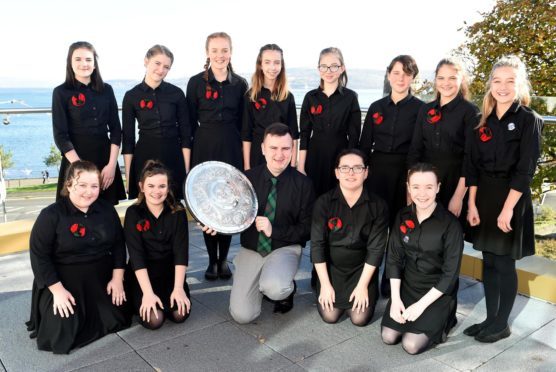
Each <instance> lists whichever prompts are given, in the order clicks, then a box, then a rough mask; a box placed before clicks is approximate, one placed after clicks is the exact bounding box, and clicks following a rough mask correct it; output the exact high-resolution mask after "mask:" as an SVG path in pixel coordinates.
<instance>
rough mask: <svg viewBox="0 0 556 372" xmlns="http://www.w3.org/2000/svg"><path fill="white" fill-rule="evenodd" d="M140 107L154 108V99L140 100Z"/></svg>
mask: <svg viewBox="0 0 556 372" xmlns="http://www.w3.org/2000/svg"><path fill="white" fill-rule="evenodd" d="M139 107H141V109H143V110H144V109H147V110H152V108H153V107H154V102H153V100H152V99H148V98H145V99H142V100H141V101H140V102H139Z"/></svg>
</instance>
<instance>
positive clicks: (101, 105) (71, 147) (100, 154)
mask: <svg viewBox="0 0 556 372" xmlns="http://www.w3.org/2000/svg"><path fill="white" fill-rule="evenodd" d="M52 127H53V131H54V142H55V143H56V146H57V147H58V149H59V150H60V151H61V152H62V155H63V157H62V164H61V166H60V173H59V174H58V188H57V190H56V200H60V199H61V195H60V192H61V191H62V190H63V189H64V188H65V184H64V180H65V177H66V171H67V169H68V167H69V165H70V164H71V163H73V162H74V161H77V160H80V159H82V160H89V161H91V162H93V163H94V164H95V165H96V166H97V167H98V169H100V179H101V184H100V198H102V199H106V200H108V201H109V202H110V203H112V204H118V201H119V200H122V199H125V198H126V195H125V189H124V184H123V180H122V175H121V173H120V167H119V166H118V153H119V151H120V143H121V141H122V127H121V124H120V118H119V116H118V104H117V103H116V98H115V97H114V91H113V90H112V87H111V86H110V85H108V84H105V83H104V82H103V81H102V77H101V76H100V70H99V66H98V56H97V52H96V50H95V48H94V47H93V46H92V45H91V44H90V43H88V42H86V41H78V42H75V43H73V44H71V45H70V47H69V50H68V57H67V62H66V81H65V83H64V84H62V85H60V86H58V87H56V89H54V92H53V93H52Z"/></svg>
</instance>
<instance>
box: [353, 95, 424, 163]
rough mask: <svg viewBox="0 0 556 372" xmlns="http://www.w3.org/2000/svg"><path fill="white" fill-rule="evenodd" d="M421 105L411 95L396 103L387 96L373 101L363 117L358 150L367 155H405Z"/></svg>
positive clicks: (418, 100) (420, 102)
mask: <svg viewBox="0 0 556 372" xmlns="http://www.w3.org/2000/svg"><path fill="white" fill-rule="evenodd" d="M423 104H424V103H423V101H421V100H420V99H418V98H416V97H415V96H412V95H411V94H408V95H407V96H406V97H404V98H403V99H402V100H400V101H399V102H398V103H394V101H393V100H392V97H391V95H388V96H386V97H383V98H381V99H379V100H378V101H375V102H373V103H372V104H371V106H370V107H369V110H368V111H367V116H365V122H364V123H363V132H362V133H361V139H360V141H359V148H360V149H361V150H362V151H363V152H364V153H365V154H367V155H370V154H371V152H372V151H380V152H386V153H396V154H407V152H408V151H409V146H410V144H411V139H412V138H413V132H414V130H415V122H416V120H417V114H418V113H419V110H420V108H421V106H423Z"/></svg>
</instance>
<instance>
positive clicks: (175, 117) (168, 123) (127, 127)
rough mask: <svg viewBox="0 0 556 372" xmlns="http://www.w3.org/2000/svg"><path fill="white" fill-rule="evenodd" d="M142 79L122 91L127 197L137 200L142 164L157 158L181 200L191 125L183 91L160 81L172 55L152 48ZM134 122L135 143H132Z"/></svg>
mask: <svg viewBox="0 0 556 372" xmlns="http://www.w3.org/2000/svg"><path fill="white" fill-rule="evenodd" d="M144 62H145V68H146V72H145V78H144V79H143V82H142V83H141V84H138V85H136V86H135V87H134V88H133V89H131V90H130V91H128V92H126V94H125V96H124V101H123V109H122V110H123V112H122V120H123V132H124V135H123V145H122V153H123V154H124V162H125V171H126V180H127V186H128V191H129V198H130V199H134V198H136V197H137V195H138V193H139V190H138V188H137V185H138V181H139V176H140V175H141V171H142V169H143V168H144V165H145V162H146V161H147V160H150V159H157V160H159V161H161V162H162V163H164V164H165V165H166V166H167V167H168V168H169V169H170V171H171V173H172V179H173V180H174V184H172V185H170V187H171V188H172V192H173V193H174V195H175V196H176V198H177V199H183V191H182V190H183V181H184V180H185V174H186V173H187V172H188V171H189V161H190V154H191V150H190V149H191V126H190V125H189V115H188V114H187V104H186V102H185V95H184V94H183V91H182V90H181V89H180V88H178V87H176V86H175V85H172V84H170V83H167V82H165V81H164V78H165V77H166V75H167V74H168V71H170V68H171V67H172V63H173V62H174V55H173V54H172V52H170V50H168V48H166V47H165V46H163V45H155V46H153V47H152V48H150V49H149V50H148V51H147V54H146V55H145V61H144ZM135 120H137V123H138V126H139V140H138V141H137V143H135Z"/></svg>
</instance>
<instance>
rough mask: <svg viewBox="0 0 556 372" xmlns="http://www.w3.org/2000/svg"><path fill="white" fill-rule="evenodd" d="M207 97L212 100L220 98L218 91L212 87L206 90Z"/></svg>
mask: <svg viewBox="0 0 556 372" xmlns="http://www.w3.org/2000/svg"><path fill="white" fill-rule="evenodd" d="M205 98H206V99H212V100H215V99H218V91H216V90H212V88H211V87H207V90H206V91H205Z"/></svg>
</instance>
